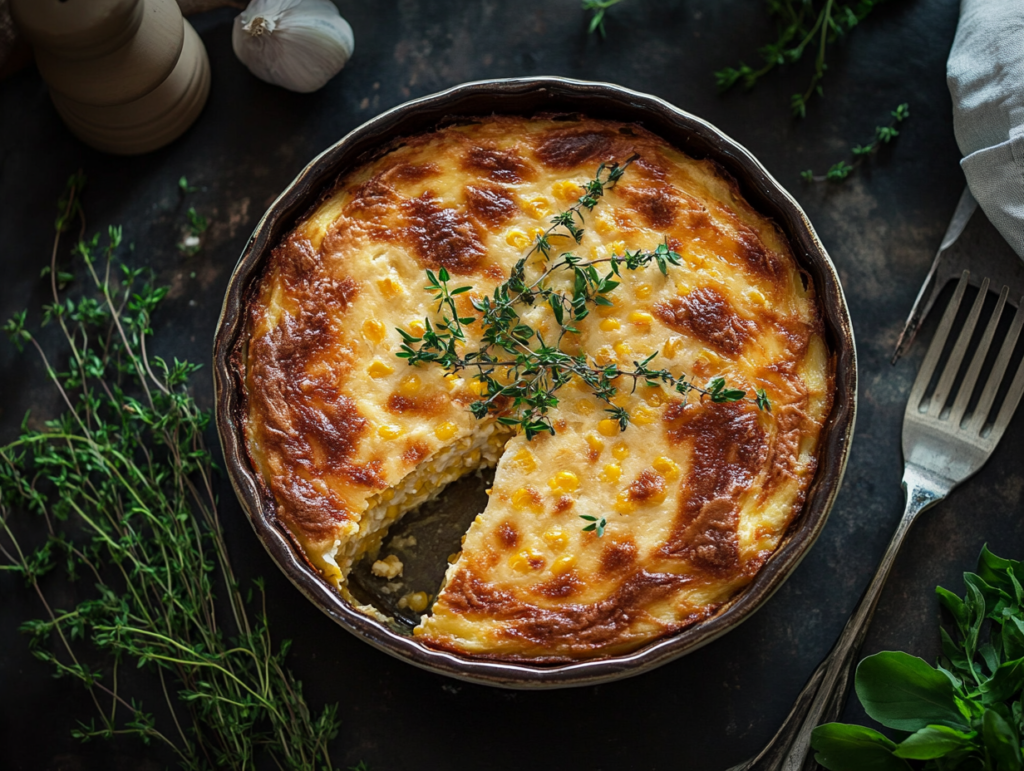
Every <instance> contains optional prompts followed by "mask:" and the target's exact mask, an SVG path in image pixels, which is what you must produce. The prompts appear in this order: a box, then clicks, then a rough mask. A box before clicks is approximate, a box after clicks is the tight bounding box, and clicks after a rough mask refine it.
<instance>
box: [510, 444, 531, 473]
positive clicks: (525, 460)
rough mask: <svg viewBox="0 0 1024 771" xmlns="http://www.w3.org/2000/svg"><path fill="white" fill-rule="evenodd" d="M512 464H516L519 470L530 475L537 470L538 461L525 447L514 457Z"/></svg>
mask: <svg viewBox="0 0 1024 771" xmlns="http://www.w3.org/2000/svg"><path fill="white" fill-rule="evenodd" d="M512 462H513V463H515V465H516V466H517V467H518V468H520V469H522V470H523V471H525V472H526V473H529V472H531V471H533V470H535V469H536V468H537V461H536V459H535V458H534V457H533V453H532V452H530V451H529V450H527V449H526V448H525V447H524V448H523V449H521V450H520V451H519V452H517V453H516V454H515V455H514V456H513V458H512Z"/></svg>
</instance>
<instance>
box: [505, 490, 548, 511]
mask: <svg viewBox="0 0 1024 771" xmlns="http://www.w3.org/2000/svg"><path fill="white" fill-rule="evenodd" d="M537 498H538V496H537V493H536V491H535V490H533V489H532V488H529V487H520V488H519V489H518V490H516V491H515V492H514V493H512V506H513V508H515V509H518V510H519V511H524V510H525V509H534V510H537V509H542V508H543V506H542V505H541V504H540V503H539V502H538V500H537Z"/></svg>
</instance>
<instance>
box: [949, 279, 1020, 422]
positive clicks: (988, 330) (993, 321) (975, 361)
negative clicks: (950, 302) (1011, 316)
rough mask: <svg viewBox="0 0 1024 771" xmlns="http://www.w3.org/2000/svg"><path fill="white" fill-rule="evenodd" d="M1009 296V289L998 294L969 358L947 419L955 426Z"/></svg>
mask: <svg viewBox="0 0 1024 771" xmlns="http://www.w3.org/2000/svg"><path fill="white" fill-rule="evenodd" d="M1009 294H1010V287H1008V286H1004V287H1003V291H1002V292H1000V293H999V299H998V300H997V301H996V307H995V310H993V311H992V318H990V319H989V320H988V325H987V326H986V327H985V334H984V335H983V336H982V338H981V342H980V343H979V344H978V349H977V350H976V351H975V352H974V356H973V357H972V358H971V366H970V367H968V368H967V374H966V375H964V381H963V383H961V384H960V392H959V393H958V394H957V395H956V402H955V403H954V404H953V409H952V410H950V413H949V419H950V421H952V423H953V425H955V426H959V425H960V421H961V420H963V417H964V413H965V412H967V404H968V403H969V402H970V400H971V394H973V393H974V386H975V384H976V383H977V382H978V375H979V374H981V367H982V365H983V364H984V363H985V357H986V356H988V349H989V346H991V345H992V338H993V337H995V334H996V328H997V327H998V326H999V319H1000V318H1001V317H1002V315H1003V307H1004V306H1005V305H1006V298H1007V297H1008V296H1009ZM981 296H982V295H981V294H979V295H978V297H979V298H980V297H981Z"/></svg>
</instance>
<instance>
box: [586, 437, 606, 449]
mask: <svg viewBox="0 0 1024 771" xmlns="http://www.w3.org/2000/svg"><path fill="white" fill-rule="evenodd" d="M587 445H589V447H590V449H591V450H593V451H594V452H601V450H603V449H604V442H602V441H601V440H600V439H598V438H597V437H596V436H594V435H593V434H587Z"/></svg>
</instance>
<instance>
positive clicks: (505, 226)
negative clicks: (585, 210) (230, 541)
mask: <svg viewBox="0 0 1024 771" xmlns="http://www.w3.org/2000/svg"><path fill="white" fill-rule="evenodd" d="M634 153H636V154H638V155H639V159H638V160H637V161H636V162H635V163H633V165H632V166H630V168H629V169H628V170H627V172H626V174H625V176H624V177H623V178H622V179H621V181H620V182H619V183H618V184H617V185H616V186H615V187H614V188H612V189H610V190H609V191H608V192H607V194H606V196H605V197H604V198H603V199H602V200H601V202H600V203H599V204H598V206H597V208H596V209H595V210H594V211H593V212H592V213H591V214H588V215H587V217H586V223H585V226H584V227H585V228H586V233H585V235H584V238H583V241H582V243H581V244H580V245H579V246H578V247H576V248H574V249H573V251H574V252H575V253H576V254H579V255H581V256H582V257H584V258H586V259H592V258H595V257H606V256H608V255H610V254H612V253H618V254H622V251H623V249H627V248H628V249H638V248H643V249H653V248H656V247H657V245H658V244H660V243H663V242H664V243H667V244H668V245H669V247H670V248H671V249H673V250H674V251H676V252H678V253H679V254H680V255H681V256H682V258H683V264H682V265H680V266H670V267H669V271H668V275H667V276H663V275H662V274H661V273H660V272H659V271H658V270H657V269H656V268H654V267H653V266H652V267H651V268H648V269H645V270H638V271H636V272H629V271H625V270H623V271H622V275H623V281H622V285H621V286H619V287H618V288H617V289H616V290H615V291H614V292H613V293H612V294H611V295H610V298H611V299H612V300H613V301H614V307H612V308H610V309H605V308H600V309H598V311H597V312H594V313H591V315H590V316H588V317H587V318H586V319H584V320H583V321H581V322H579V323H577V327H578V328H579V335H578V336H577V338H576V339H575V340H572V341H570V342H567V343H566V345H569V346H573V352H576V351H578V350H583V351H586V352H587V353H588V354H589V355H590V356H592V357H593V358H594V359H595V360H596V361H597V362H598V363H600V364H606V363H611V362H616V363H619V364H621V365H622V366H626V367H629V366H631V365H632V362H634V361H637V360H640V359H641V358H643V357H645V356H647V355H649V354H650V353H653V352H655V351H658V352H660V353H659V356H658V358H656V359H655V361H654V362H653V363H652V366H654V367H658V368H667V369H670V370H671V371H672V372H673V373H674V374H677V375H678V374H683V373H686V374H688V375H690V376H691V377H692V378H693V379H694V380H695V382H698V383H701V382H703V381H704V380H706V379H708V378H711V377H713V376H718V375H721V376H724V377H725V378H726V380H727V382H728V383H729V385H730V387H736V388H742V389H746V390H747V391H748V393H751V394H752V393H753V391H754V389H757V388H764V389H765V390H766V391H767V393H768V396H769V398H770V400H771V403H772V411H771V413H767V412H760V411H758V410H757V409H756V407H755V406H754V405H753V404H751V403H750V402H748V401H745V402H737V403H733V404H713V403H710V402H707V401H704V402H701V401H700V400H698V399H695V398H693V397H691V398H690V399H689V400H688V401H684V400H683V399H682V398H681V397H680V396H679V395H678V394H676V393H674V392H672V391H670V390H669V389H667V388H665V389H663V388H647V387H644V386H643V385H642V384H641V387H639V388H638V389H637V390H636V392H635V393H630V392H629V387H628V386H627V385H626V384H625V383H623V384H622V385H623V387H622V389H621V390H622V391H623V393H622V394H621V395H620V396H619V397H617V399H616V403H617V404H618V405H619V406H622V407H624V408H626V409H627V410H628V411H629V413H630V416H631V418H632V423H631V425H630V426H629V427H628V428H627V429H626V430H625V431H623V432H621V433H618V432H613V435H611V436H609V435H607V434H606V433H602V430H601V429H602V427H603V428H604V429H605V430H607V429H608V426H607V424H601V423H600V421H601V420H602V419H603V418H606V417H607V414H606V413H604V412H603V410H604V407H605V406H606V405H604V404H603V403H601V402H599V401H598V400H597V399H596V398H595V397H594V396H593V395H592V394H590V393H589V391H588V390H587V389H586V388H585V387H577V386H575V385H572V386H567V387H565V388H563V389H562V390H561V391H560V392H559V393H558V396H559V404H558V406H557V407H556V408H555V409H554V410H553V411H552V413H551V419H552V422H553V424H554V426H555V428H556V433H555V435H553V436H550V435H546V434H542V435H541V436H538V437H535V438H534V439H533V440H531V441H527V440H526V439H525V437H524V436H522V435H512V434H500V433H496V431H497V430H498V428H497V426H496V425H495V423H494V421H493V419H487V420H484V421H478V420H477V419H476V418H474V417H473V416H472V414H471V413H470V411H469V409H468V405H469V404H471V403H472V401H474V400H475V399H478V398H480V396H479V395H478V394H477V393H475V392H474V384H473V381H472V377H471V374H468V373H460V376H458V377H456V376H451V375H447V376H446V373H445V371H444V370H442V369H441V368H440V367H436V366H427V367H423V366H421V367H411V366H408V365H407V364H406V363H405V362H404V361H403V360H401V359H398V358H396V357H395V353H396V351H397V350H398V349H399V345H400V342H401V339H400V337H399V334H398V332H397V331H396V327H402V328H404V329H407V330H408V329H413V330H415V324H416V323H420V322H422V319H423V318H424V317H430V318H434V317H435V308H434V307H433V303H432V300H431V298H432V293H430V292H426V291H423V289H422V287H423V285H424V283H425V274H424V271H425V269H427V268H431V269H436V268H439V267H441V266H443V267H445V268H446V269H447V270H448V271H449V272H450V273H451V274H453V278H454V280H453V283H452V285H453V286H456V285H462V284H470V285H472V286H473V287H474V290H473V292H472V293H469V294H468V295H461V296H460V309H461V310H460V312H464V313H465V315H476V311H474V310H473V308H472V306H471V305H470V302H469V300H470V297H471V296H472V295H473V294H476V296H483V295H485V294H487V295H489V294H492V293H493V290H494V288H495V286H496V285H497V284H499V283H501V282H502V281H505V280H506V279H507V278H508V274H509V270H510V268H511V267H512V265H513V264H514V263H515V262H516V260H518V259H519V258H520V257H521V256H522V255H523V254H524V253H525V251H526V250H527V249H528V248H529V246H530V244H531V243H532V240H533V238H534V237H535V234H536V233H537V232H538V229H541V230H542V229H544V228H546V227H547V226H548V224H549V218H550V216H551V215H552V214H554V213H556V212H558V211H560V210H564V209H566V208H568V207H569V206H571V205H572V204H573V203H575V201H576V199H577V198H578V196H579V195H580V194H581V193H582V185H583V184H584V183H585V182H586V181H587V180H589V179H592V178H593V176H594V174H595V172H596V170H597V167H598V165H599V164H600V163H602V162H615V161H617V162H620V163H621V162H622V161H624V160H626V159H627V158H628V157H629V156H631V155H632V154H634ZM538 259H539V258H538ZM534 269H536V267H535V268H534ZM248 314H249V315H248V326H247V339H248V348H247V353H246V361H245V365H246V379H245V384H246V390H247V402H246V404H247V407H246V409H247V418H246V426H245V430H246V436H247V442H248V449H249V453H250V456H251V459H252V461H253V463H254V465H255V466H256V468H258V469H259V471H260V472H261V475H262V478H263V479H264V481H265V483H266V485H267V487H268V489H269V490H270V492H271V493H272V495H273V498H274V500H275V501H276V504H277V515H278V518H279V520H280V521H281V522H282V523H283V524H284V525H285V527H286V528H287V529H288V531H289V532H290V533H291V534H292V536H293V537H294V539H295V540H296V541H297V543H298V544H299V545H300V546H301V548H302V549H303V551H304V552H305V554H306V555H307V557H308V559H309V561H310V562H311V563H312V564H313V565H315V566H316V567H317V568H318V569H319V570H320V571H321V572H322V573H323V574H324V576H325V577H326V578H327V579H328V580H330V581H332V582H333V583H334V584H335V585H336V586H338V588H339V589H340V590H342V591H343V592H344V591H345V576H346V574H347V571H348V569H349V567H350V566H351V564H352V562H353V561H354V560H356V559H358V558H359V557H360V556H361V555H362V554H363V553H372V552H373V551H374V549H375V548H376V547H377V546H379V543H380V539H381V537H382V535H383V532H384V530H386V526H387V524H389V523H390V522H391V521H393V520H394V517H395V516H399V515H400V514H401V513H402V512H400V511H389V508H390V509H398V508H400V507H397V506H391V507H389V506H388V501H389V500H390V499H389V497H388V496H389V494H394V492H395V491H396V490H401V491H403V492H402V495H405V497H404V498H402V500H406V501H415V500H420V499H422V498H423V496H424V495H429V494H432V488H433V487H436V486H439V485H443V484H444V483H446V481H449V480H450V479H451V478H452V475H453V473H455V474H456V475H457V474H458V473H464V472H465V471H466V470H470V469H471V468H473V467H474V466H476V465H479V464H480V463H481V462H486V457H485V456H486V452H485V453H484V456H481V454H480V453H481V450H480V447H481V445H480V443H479V442H476V439H478V438H479V437H480V436H482V432H495V433H492V434H491V435H490V437H489V438H488V442H490V445H489V446H493V447H496V449H495V451H494V452H493V453H492V455H491V457H497V456H498V455H500V460H499V461H498V464H497V470H496V476H495V481H494V485H493V488H492V491H491V495H490V500H489V503H488V505H487V507H486V509H485V511H483V512H482V513H481V514H480V516H479V517H477V519H476V520H475V521H474V523H473V525H472V526H471V527H470V529H469V531H468V532H467V534H466V538H465V540H464V544H463V550H462V552H461V555H460V556H459V558H458V559H457V560H456V561H455V562H454V563H453V564H452V565H451V566H450V567H449V569H448V573H447V576H446V582H445V585H444V587H443V589H442V590H441V591H440V593H439V595H438V596H437V598H436V601H435V602H434V604H433V607H432V608H431V610H430V612H429V614H428V615H425V616H424V617H423V620H422V623H421V624H420V626H418V627H417V628H416V630H415V633H416V634H417V635H418V636H419V638H420V639H421V640H422V641H423V642H424V643H426V644H427V645H430V646H433V647H437V648H443V649H449V650H454V651H457V652H461V653H468V654H471V655H477V656H487V657H496V658H501V659H529V660H535V661H537V660H539V661H560V660H572V659H580V658H587V657H594V656H604V655H611V654H616V653H622V652H626V651H629V650H632V649H635V648H637V647H639V646H641V645H643V644H644V643H646V642H649V641H651V640H654V639H656V638H659V637H662V636H664V635H667V634H671V633H672V632H674V631H676V630H679V629H682V628H684V627H686V626H688V625H691V624H693V623H695V622H698V621H700V620H702V619H705V618H708V617H709V616H711V615H712V614H714V613H715V612H716V610H717V609H719V608H720V607H721V606H722V605H723V604H724V603H726V602H728V601H729V599H730V598H732V597H733V596H734V595H735V594H736V593H737V592H738V591H739V590H740V589H741V588H742V587H743V586H744V585H746V584H747V583H749V582H750V581H751V579H752V578H753V577H754V575H755V574H756V573H757V571H758V570H759V569H760V568H761V566H762V565H763V564H764V563H765V561H766V560H767V559H768V558H769V557H770V555H771V554H772V553H773V552H774V551H775V549H776V548H777V547H778V545H779V543H780V540H781V539H782V537H783V536H784V534H785V532H786V529H787V527H788V526H789V524H790V522H791V521H792V520H793V518H794V517H795V516H796V515H797V514H798V513H799V511H800V509H801V506H802V504H803V501H804V497H805V494H806V491H807V488H808V486H809V484H810V482H811V480H812V478H813V476H814V472H815V468H816V451H817V449H818V440H819V435H820V433H821V429H822V425H823V423H824V421H825V419H826V417H827V416H828V414H829V411H830V409H831V404H832V391H833V375H832V369H833V364H832V357H831V355H830V353H829V351H828V350H827V347H826V344H825V342H824V338H823V331H822V323H821V318H820V314H819V311H818V308H817V306H816V299H815V294H814V291H813V287H812V286H811V284H810V279H809V277H808V276H806V274H804V273H802V272H801V271H800V269H799V268H798V266H797V264H796V263H795V261H794V259H793V256H792V253H791V250H790V247H789V244H788V243H787V241H786V239H785V237H784V236H783V235H782V234H781V232H780V231H779V230H778V229H777V228H776V227H775V226H774V225H773V223H772V222H771V221H769V220H768V219H767V218H765V217H764V216H762V215H760V214H758V213H757V212H756V211H754V210H753V209H752V208H751V207H750V206H749V205H748V204H747V203H746V201H744V200H743V198H742V197H741V195H740V193H739V190H738V188H737V186H736V184H735V182H734V181H732V180H731V178H729V177H728V176H727V175H726V174H724V173H723V172H722V171H721V170H720V169H719V168H718V167H717V166H716V165H715V164H713V163H712V162H710V161H697V160H694V159H693V158H690V157H688V156H687V155H685V154H683V153H681V152H679V151H678V150H676V149H674V148H673V147H671V146H670V145H668V144H667V143H665V142H664V140H662V139H660V138H658V137H657V136H654V135H652V134H650V133H649V132H647V131H645V130H644V129H642V128H640V127H639V126H636V125H632V124H622V123H616V122H611V121H601V120H592V119H579V120H571V121H566V120H558V119H553V118H552V119H548V118H544V117H537V118H519V117H489V118H481V119H479V120H476V121H473V122H469V123H466V124H463V125H455V126H450V127H447V128H443V129H440V130H438V131H435V132H431V133H425V134H421V135H418V136H415V137H410V138H407V139H405V140H404V141H403V142H402V143H400V144H398V145H397V146H395V147H394V148H393V149H391V150H390V151H389V152H387V153H386V154H384V155H382V156H380V157H379V158H377V159H376V160H373V161H371V162H368V163H366V164H364V165H363V166H361V167H359V168H357V169H355V170H354V171H352V172H350V173H347V174H346V175H344V176H343V177H342V178H341V179H340V180H339V181H338V182H337V184H336V185H335V187H334V188H333V189H332V190H331V191H330V192H329V193H328V194H327V195H326V196H325V197H324V198H323V199H322V200H321V202H320V203H319V204H318V205H317V206H316V207H315V208H314V209H313V211H311V213H309V215H308V216H306V218H305V219H304V220H303V221H302V222H301V223H300V224H299V225H297V226H296V227H295V228H294V230H293V231H292V232H291V233H290V234H289V235H288V236H287V237H286V238H285V239H284V240H283V241H282V243H281V244H280V245H279V246H277V248H275V249H274V250H273V252H272V254H271V255H270V257H269V259H268V260H267V262H266V266H265V269H264V272H263V275H262V277H261V278H260V280H259V281H258V282H257V283H256V285H255V286H254V289H253V291H252V294H251V297H250V301H249V307H248ZM523 318H524V320H525V321H526V322H527V323H529V324H530V325H531V326H533V327H534V328H535V329H539V330H541V331H542V332H543V331H544V330H546V329H553V328H555V324H554V320H553V318H552V315H551V312H550V310H549V309H548V308H547V307H546V306H545V307H537V308H533V309H530V310H528V311H524V312H523ZM478 327H479V324H477V325H475V326H470V327H468V328H467V331H468V333H469V335H470V338H471V339H470V343H469V345H470V346H472V345H473V344H474V342H475V338H473V335H474V334H477V333H478V332H479V329H478ZM566 339H567V340H569V337H568V336H567V338H566ZM499 438H500V441H499ZM462 448H466V449H464V450H463V449H462ZM460 453H464V454H466V455H468V457H466V458H461V456H460ZM473 453H476V457H475V458H474V457H473ZM453 457H454V458H456V459H457V460H463V461H464V462H463V464H462V466H459V469H461V470H458V471H456V472H452V468H453V467H452V465H451V459H452V458H453ZM481 457H483V460H480V458H481ZM439 459H443V462H442V460H439ZM431 464H433V465H431ZM456 466H458V463H456ZM410 491H412V492H410ZM434 492H436V491H434ZM416 496H419V497H418V498H417V497H416ZM371 513H374V514H373V516H371ZM581 515H590V516H595V517H598V518H605V519H606V520H607V528H606V532H605V533H604V535H603V537H598V536H597V535H596V534H595V533H594V532H584V531H583V530H582V526H583V525H584V524H586V523H585V521H584V520H581V519H580V516H581ZM343 557H344V559H343Z"/></svg>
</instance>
